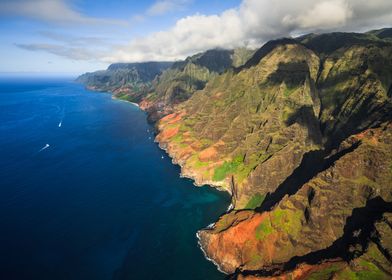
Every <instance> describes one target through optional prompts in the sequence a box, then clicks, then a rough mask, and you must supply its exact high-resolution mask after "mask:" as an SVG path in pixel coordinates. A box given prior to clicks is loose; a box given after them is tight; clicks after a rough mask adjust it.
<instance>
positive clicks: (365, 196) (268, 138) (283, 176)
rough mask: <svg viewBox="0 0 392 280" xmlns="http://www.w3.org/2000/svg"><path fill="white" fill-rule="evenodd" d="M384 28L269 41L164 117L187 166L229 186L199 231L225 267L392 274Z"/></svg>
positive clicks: (176, 155) (391, 147) (250, 272)
mask: <svg viewBox="0 0 392 280" xmlns="http://www.w3.org/2000/svg"><path fill="white" fill-rule="evenodd" d="M380 34H381V35H380ZM382 34H384V35H385V34H386V35H388V30H387V29H385V30H383V31H380V32H375V31H373V32H369V33H365V34H357V33H331V34H323V35H314V34H311V35H306V36H303V37H301V38H298V39H296V40H292V39H284V40H277V41H272V42H269V43H267V44H266V45H265V46H263V47H262V48H261V49H260V50H258V51H257V52H256V53H255V54H254V56H253V57H252V58H251V59H250V60H249V61H248V62H247V63H245V64H244V66H242V67H239V68H236V69H232V70H229V71H226V72H224V73H223V74H221V75H217V76H215V77H212V78H211V79H210V81H209V82H208V83H207V84H206V86H205V87H204V89H202V90H200V91H196V92H195V93H194V94H193V95H192V96H191V97H190V99H189V100H188V101H186V102H183V103H181V104H180V105H178V106H177V107H176V108H175V110H174V113H173V114H170V115H167V116H166V117H164V118H163V119H161V120H160V122H159V123H158V129H159V131H160V133H159V134H158V136H157V141H158V142H159V143H160V145H161V147H163V148H165V149H166V150H167V151H168V153H169V154H170V155H171V156H172V157H173V159H174V161H176V162H178V163H179V164H180V165H181V167H182V173H183V174H184V175H185V176H188V177H191V178H193V179H194V180H195V182H196V183H197V184H199V185H202V184H211V185H215V186H218V187H221V188H224V189H226V190H228V191H230V192H231V193H232V202H233V209H232V210H231V211H230V212H229V213H227V214H225V215H223V216H222V217H221V218H220V219H219V221H218V222H217V223H216V224H215V226H214V227H213V228H211V229H206V230H202V231H200V232H199V238H200V243H201V246H202V248H203V250H204V251H205V253H206V255H207V256H208V257H209V258H211V259H213V260H214V261H215V262H216V263H217V264H218V265H219V267H220V269H221V270H223V271H225V272H227V273H235V274H234V276H233V277H238V278H249V279H252V278H263V277H267V278H268V277H278V276H279V275H280V276H281V277H285V278H282V279H332V278H333V277H335V278H334V279H390V278H391V276H392V271H391V269H390V268H391V266H392V262H391V261H392V259H391V253H392V251H391V250H392V243H391V239H390V238H389V235H390V234H391V233H392V231H391V227H392V224H391V222H390V213H391V212H392V125H391V121H392V90H391V88H392V60H391V58H392V43H391V42H390V41H389V39H388V36H386V35H385V36H384V35H382ZM280 276H279V277H280Z"/></svg>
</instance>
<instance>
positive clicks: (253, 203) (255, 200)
mask: <svg viewBox="0 0 392 280" xmlns="http://www.w3.org/2000/svg"><path fill="white" fill-rule="evenodd" d="M264 199H265V195H262V194H260V193H256V194H255V195H254V196H252V198H251V199H250V200H249V201H248V203H247V204H246V206H245V209H255V208H257V207H259V206H260V205H261V203H263V201H264Z"/></svg>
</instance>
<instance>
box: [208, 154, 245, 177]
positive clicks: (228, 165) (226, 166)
mask: <svg viewBox="0 0 392 280" xmlns="http://www.w3.org/2000/svg"><path fill="white" fill-rule="evenodd" d="M241 164H242V156H237V157H236V158H234V159H233V160H232V161H231V162H227V161H226V162H225V163H223V164H222V165H221V166H219V167H217V168H216V169H215V171H214V177H213V180H214V181H222V180H224V179H225V178H226V176H227V175H228V174H233V173H235V171H236V170H237V168H238V167H239V166H240V165H241Z"/></svg>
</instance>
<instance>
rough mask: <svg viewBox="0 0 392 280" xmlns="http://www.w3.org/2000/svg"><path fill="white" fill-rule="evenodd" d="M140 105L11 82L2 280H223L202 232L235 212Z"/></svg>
mask: <svg viewBox="0 0 392 280" xmlns="http://www.w3.org/2000/svg"><path fill="white" fill-rule="evenodd" d="M153 140H154V132H153V127H152V126H151V125H149V124H148V123H147V122H146V115H145V113H144V112H142V111H141V110H139V109H138V108H137V107H136V106H134V105H132V104H130V103H127V102H123V101H117V100H113V99H112V98H111V96H110V94H107V93H95V92H91V91H87V90H85V89H84V88H83V86H81V85H79V84H76V83H74V82H73V81H72V80H71V79H60V78H45V79H44V78H34V79H29V78H9V77H8V78H0V279H4V280H12V279H29V280H30V279H40V280H44V279H50V280H54V279H56V280H60V279H83V280H86V279H97V280H99V279H141V278H142V279H223V278H224V275H222V274H221V273H219V272H218V271H217V270H216V268H215V266H214V265H213V264H212V263H210V262H209V261H207V260H206V259H205V258H204V256H203V253H202V252H201V250H200V249H199V248H198V245H197V239H196V236H195V233H196V231H197V230H198V229H200V228H203V227H205V226H207V225H208V224H210V223H211V222H214V221H215V220H216V219H217V218H218V216H219V215H220V214H222V213H223V212H224V211H225V210H226V209H227V207H228V205H229V201H230V198H229V196H228V195H227V194H225V193H222V192H219V191H216V190H215V189H212V188H209V187H203V188H197V187H194V186H193V185H192V182H191V181H190V180H188V179H183V178H180V176H179V173H180V169H179V167H178V166H175V165H173V164H172V163H171V160H170V159H169V158H168V157H167V156H166V154H165V153H164V152H163V151H161V150H160V149H159V148H158V146H157V144H156V143H154V142H153Z"/></svg>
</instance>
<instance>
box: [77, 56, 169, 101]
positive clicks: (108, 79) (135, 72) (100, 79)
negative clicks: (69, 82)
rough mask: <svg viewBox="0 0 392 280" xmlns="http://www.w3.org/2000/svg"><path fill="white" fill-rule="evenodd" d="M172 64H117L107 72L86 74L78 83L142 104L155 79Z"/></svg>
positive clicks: (79, 78)
mask: <svg viewBox="0 0 392 280" xmlns="http://www.w3.org/2000/svg"><path fill="white" fill-rule="evenodd" d="M171 65H172V62H143V63H115V64H111V65H110V66H109V67H108V69H107V70H102V71H97V72H93V73H86V74H83V75H81V76H80V77H78V79H77V82H80V83H83V84H84V85H85V86H86V87H88V88H90V89H92V90H97V91H108V92H112V93H113V94H114V95H115V96H116V97H118V98H122V99H125V100H128V101H132V102H140V101H141V99H142V97H144V96H145V94H147V92H148V91H149V88H150V86H151V83H152V81H153V80H154V79H155V77H156V76H157V75H159V74H161V73H162V71H164V70H165V69H167V68H169V67H170V66H171Z"/></svg>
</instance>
